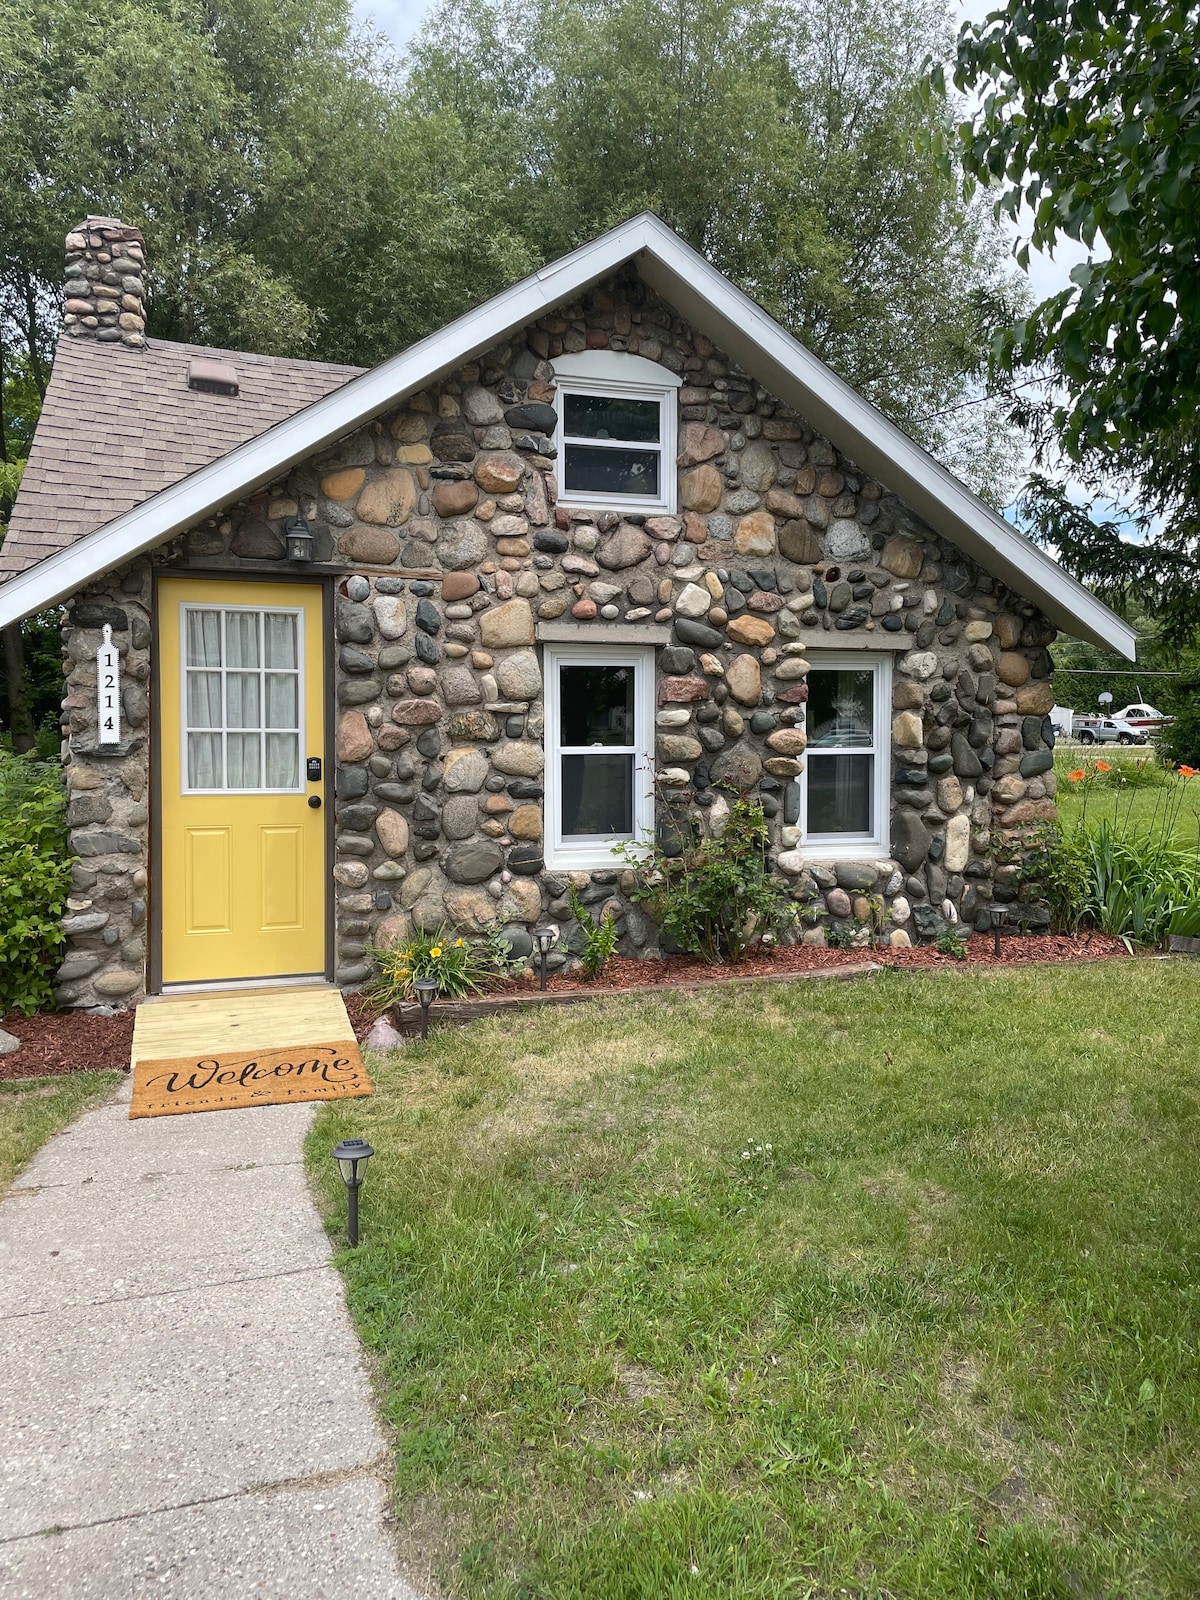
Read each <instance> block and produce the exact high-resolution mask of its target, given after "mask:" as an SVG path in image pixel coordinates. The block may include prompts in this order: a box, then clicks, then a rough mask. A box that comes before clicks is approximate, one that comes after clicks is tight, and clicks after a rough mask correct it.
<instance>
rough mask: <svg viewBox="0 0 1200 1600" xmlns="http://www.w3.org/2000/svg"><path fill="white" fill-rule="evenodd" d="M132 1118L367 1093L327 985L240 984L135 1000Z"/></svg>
mask: <svg viewBox="0 0 1200 1600" xmlns="http://www.w3.org/2000/svg"><path fill="white" fill-rule="evenodd" d="M132 1067H133V1099H132V1102H131V1104H130V1107H129V1115H130V1116H131V1117H164V1116H174V1115H178V1114H180V1113H183V1112H187V1111H232V1110H236V1109H238V1108H239V1107H242V1106H264V1105H279V1104H290V1103H291V1102H292V1101H295V1100H337V1099H342V1098H345V1097H350V1096H355V1095H367V1094H370V1093H371V1083H370V1079H369V1078H368V1077H367V1073H366V1069H365V1068H364V1066H363V1061H362V1057H361V1055H360V1054H359V1051H358V1045H357V1043H356V1042H355V1038H354V1029H353V1028H352V1027H351V1026H350V1019H349V1017H348V1016H347V1015H346V1007H345V1005H344V1004H343V1002H342V997H341V995H340V994H339V993H338V991H337V990H336V989H330V988H325V987H313V988H304V989H245V990H236V991H226V992H223V993H211V994H186V995H182V994H181V995H167V996H164V997H163V998H162V999H161V1000H153V1001H147V1002H144V1003H143V1004H142V1005H140V1006H139V1007H138V1008H137V1012H136V1014H135V1017H134V1024H133V1050H132Z"/></svg>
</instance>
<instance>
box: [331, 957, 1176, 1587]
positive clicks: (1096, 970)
mask: <svg viewBox="0 0 1200 1600" xmlns="http://www.w3.org/2000/svg"><path fill="white" fill-rule="evenodd" d="M1131 997H1136V1001H1137V1004H1136V1007H1135V1006H1134V1005H1132V1004H1130V1003H1129V1002H1130V999H1131ZM1198 1010H1200V965H1197V964H1193V965H1191V966H1188V965H1186V964H1184V963H1182V962H1176V963H1171V962H1150V961H1146V962H1143V963H1140V964H1138V965H1137V966H1136V967H1133V966H1132V965H1131V966H1125V965H1119V966H1096V967H1092V968H1076V969H1070V970H1068V969H1058V970H1037V971H1028V972H1004V971H995V972H992V973H986V974H981V973H980V972H979V971H978V970H976V971H973V972H972V973H971V974H970V975H969V976H963V975H960V974H957V973H955V974H940V973H939V974H928V975H923V974H920V973H915V972H913V973H896V972H887V973H884V974H883V975H881V976H880V977H878V978H876V979H873V980H872V981H871V982H869V983H863V982H858V983H836V982H819V983H817V982H805V983H800V984H796V985H793V986H790V987H777V986H763V987H762V988H761V989H759V990H755V991H739V992H737V993H734V992H733V991H730V992H729V993H727V994H726V993H721V994H719V995H716V996H704V997H691V996H689V997H688V998H686V999H680V1000H678V1001H673V1000H672V999H671V998H669V997H664V998H663V999H660V1000H653V1001H646V1002H630V1001H624V1002H622V1001H617V1000H612V1001H606V1002H600V1003H598V1004H597V1005H596V1006H594V1007H593V1006H589V1007H579V1008H578V1009H572V1010H569V1011H562V1012H560V1013H558V1014H554V1013H543V1014H541V1015H539V1016H536V1017H532V1016H531V1017H529V1018H527V1019H524V1020H515V1019H513V1018H506V1019H504V1020H503V1021H497V1022H489V1023H484V1024H478V1025H475V1026H474V1027H472V1028H470V1029H466V1030H445V1031H440V1032H438V1033H437V1034H436V1035H435V1037H434V1038H433V1039H431V1041H430V1043H429V1044H428V1045H427V1046H424V1047H422V1046H421V1045H419V1044H415V1045H413V1046H412V1047H411V1048H410V1050H409V1051H408V1052H407V1054H401V1055H397V1056H393V1057H391V1058H388V1059H377V1060H376V1061H375V1063H374V1072H375V1076H376V1083H377V1090H378V1092H377V1094H376V1095H375V1097H374V1098H373V1099H370V1100H365V1101H352V1102H351V1101H346V1102H340V1103H336V1104H331V1105H329V1106H327V1107H325V1108H323V1109H322V1111H321V1113H320V1116H319V1118H318V1120H317V1122H316V1125H315V1127H314V1131H313V1133H312V1135H311V1139H310V1145H309V1155H310V1160H311V1165H312V1170H313V1172H314V1174H315V1177H316V1181H317V1184H318V1188H319V1192H320V1195H321V1197H322V1200H323V1203H324V1205H325V1207H326V1211H327V1216H328V1218H329V1221H330V1226H331V1227H333V1228H334V1229H335V1230H337V1237H338V1238H339V1239H340V1238H342V1237H343V1235H342V1234H341V1231H340V1230H341V1227H342V1225H343V1219H344V1209H345V1208H344V1198H343V1195H342V1191H341V1185H340V1182H339V1181H338V1179H337V1177H336V1174H335V1172H334V1169H333V1164H332V1163H331V1162H330V1160H329V1150H330V1148H331V1146H332V1145H333V1144H334V1142H335V1141H336V1140H337V1139H339V1138H341V1137H344V1136H354V1135H364V1136H366V1137H367V1138H369V1139H370V1140H371V1142H372V1143H373V1144H374V1146H375V1147H376V1150H377V1151H378V1154H377V1155H376V1157H375V1160H374V1161H373V1162H372V1164H371V1170H370V1174H369V1177H368V1180H367V1185H366V1188H365V1189H364V1191H363V1236H364V1242H363V1244H362V1246H361V1248H360V1249H359V1250H358V1251H357V1252H353V1253H351V1252H344V1253H343V1254H342V1255H341V1257H340V1258H339V1259H340V1262H341V1265H342V1267H343V1270H344V1272H345V1274H346V1280H347V1285H348V1292H349V1299H350V1304H351V1307H352V1310H353V1314H354V1316H355V1318H356V1319H357V1322H358V1325H359V1328H360V1330H361V1332H362V1335H363V1338H364V1340H365V1342H366V1344H367V1346H368V1348H369V1350H370V1352H371V1354H372V1356H373V1358H374V1372H375V1376H376V1381H377V1384H378V1392H379V1396H380V1400H381V1405H382V1410H383V1415H384V1417H385V1419H386V1422H387V1424H388V1425H389V1427H390V1429H391V1430H392V1435H393V1438H394V1443H395V1450H396V1478H395V1501H396V1511H397V1518H398V1527H399V1529H400V1532H401V1537H402V1539H403V1540H404V1542H405V1545H406V1549H407V1555H408V1559H409V1562H410V1564H411V1567H412V1570H413V1572H414V1574H416V1575H417V1576H419V1577H420V1576H423V1575H425V1574H427V1573H430V1572H432V1574H433V1576H434V1578H435V1579H436V1580H438V1581H440V1583H441V1584H442V1585H444V1587H445V1588H446V1590H447V1591H448V1592H449V1593H451V1594H454V1595H471V1596H487V1597H489V1600H499V1597H504V1600H663V1597H669V1600H685V1597H686V1600H710V1597H718V1596H719V1597H721V1600H734V1597H737V1600H766V1597H771V1600H783V1597H785V1596H786V1597H788V1600H794V1597H801V1596H822V1597H825V1596H829V1597H835V1596H841V1595H846V1594H849V1595H852V1596H855V1597H860V1600H862V1597H868V1596H870V1597H873V1600H889V1597H890V1600H1051V1597H1053V1600H1083V1597H1100V1596H1105V1597H1109V1596H1111V1597H1117V1596H1120V1597H1121V1600H1134V1597H1138V1600H1140V1597H1146V1600H1149V1597H1155V1600H1158V1597H1166V1596H1172V1597H1180V1600H1183V1597H1185V1596H1186V1597H1191V1600H1194V1597H1195V1595H1196V1593H1197V1573H1200V1516H1198V1514H1197V1493H1198V1490H1200V1370H1198V1360H1200V1281H1198V1279H1197V1273H1196V1262H1197V1259H1198V1257H1200V1203H1198V1202H1200V1160H1198V1159H1197V1145H1198V1140H1200V1050H1198V1049H1197V1045H1196V1036H1195V1035H1196V1018H1197V1014H1198Z"/></svg>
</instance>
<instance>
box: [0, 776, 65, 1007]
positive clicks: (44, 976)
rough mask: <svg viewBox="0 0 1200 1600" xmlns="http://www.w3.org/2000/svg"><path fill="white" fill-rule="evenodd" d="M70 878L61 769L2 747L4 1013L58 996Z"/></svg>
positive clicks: (0, 979)
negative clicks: (56, 979)
mask: <svg viewBox="0 0 1200 1600" xmlns="http://www.w3.org/2000/svg"><path fill="white" fill-rule="evenodd" d="M70 881H71V858H70V856H69V855H68V854H67V822H66V794H65V792H64V790H63V782H62V772H61V769H60V768H59V767H58V765H57V764H56V763H55V764H52V763H50V762H43V761H33V760H30V759H28V758H26V757H23V756H12V755H8V754H6V753H5V752H2V751H0V1016H3V1014H4V1013H5V1012H6V1011H9V1010H13V1009H16V1010H19V1011H24V1012H25V1013H26V1015H28V1014H29V1013H30V1012H32V1011H38V1010H42V1009H44V1008H46V1007H48V1006H50V1005H52V1004H53V1001H54V976H55V973H56V971H57V970H58V966H59V963H60V961H61V959H62V946H63V935H62V930H61V928H60V922H61V920H62V914H63V907H64V906H65V904H66V899H67V892H68V887H69V885H70Z"/></svg>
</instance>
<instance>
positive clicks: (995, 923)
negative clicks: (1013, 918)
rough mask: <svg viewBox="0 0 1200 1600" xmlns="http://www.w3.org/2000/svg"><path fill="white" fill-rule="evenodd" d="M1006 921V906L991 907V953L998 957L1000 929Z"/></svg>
mask: <svg viewBox="0 0 1200 1600" xmlns="http://www.w3.org/2000/svg"><path fill="white" fill-rule="evenodd" d="M1007 922H1008V907H1007V906H993V907H992V954H993V955H994V956H995V957H996V958H997V959H999V956H1000V930H1001V929H1002V928H1003V927H1004V926H1005V925H1006V923H1007Z"/></svg>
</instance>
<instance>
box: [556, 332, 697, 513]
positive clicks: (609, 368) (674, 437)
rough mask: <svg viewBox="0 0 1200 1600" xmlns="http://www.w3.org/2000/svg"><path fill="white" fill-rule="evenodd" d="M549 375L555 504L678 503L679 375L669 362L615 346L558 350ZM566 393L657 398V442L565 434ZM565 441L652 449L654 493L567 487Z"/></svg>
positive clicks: (634, 507)
mask: <svg viewBox="0 0 1200 1600" xmlns="http://www.w3.org/2000/svg"><path fill="white" fill-rule="evenodd" d="M554 379H555V383H556V384H557V390H558V392H557V395H556V398H555V407H556V409H557V411H558V454H559V473H558V479H559V493H558V501H559V504H560V505H564V506H579V507H581V508H582V507H587V508H588V509H590V510H599V511H606V510H613V511H637V512H645V513H647V514H648V513H651V512H661V513H668V514H671V513H674V511H675V509H676V507H677V505H678V503H679V471H678V467H677V463H676V456H677V455H678V451H679V406H678V393H679V389H680V387H681V385H682V383H683V379H682V378H681V377H679V376H678V374H676V373H674V372H671V371H669V370H668V368H666V367H662V366H659V364H658V363H657V362H656V361H647V360H646V358H645V356H634V355H629V354H628V353H623V352H622V351H619V350H585V351H582V352H580V353H579V354H578V355H569V356H559V357H558V359H557V360H556V361H555V362H554ZM569 394H587V395H603V396H606V397H608V398H611V399H614V400H657V401H658V407H659V429H658V435H659V442H658V444H657V445H648V444H645V443H644V442H643V441H641V440H637V439H585V438H580V437H578V436H576V435H572V434H568V433H567V431H566V404H565V402H566V397H567V395H569ZM568 444H580V445H586V446H588V447H589V448H592V447H596V448H599V449H605V448H610V449H614V450H617V449H620V450H653V449H657V450H658V451H659V452H660V457H661V464H660V467H659V475H658V486H659V493H658V494H657V495H638V494H608V495H598V494H593V493H590V492H589V493H584V492H582V491H575V492H572V490H571V489H570V487H569V486H568V484H567V446H568Z"/></svg>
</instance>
